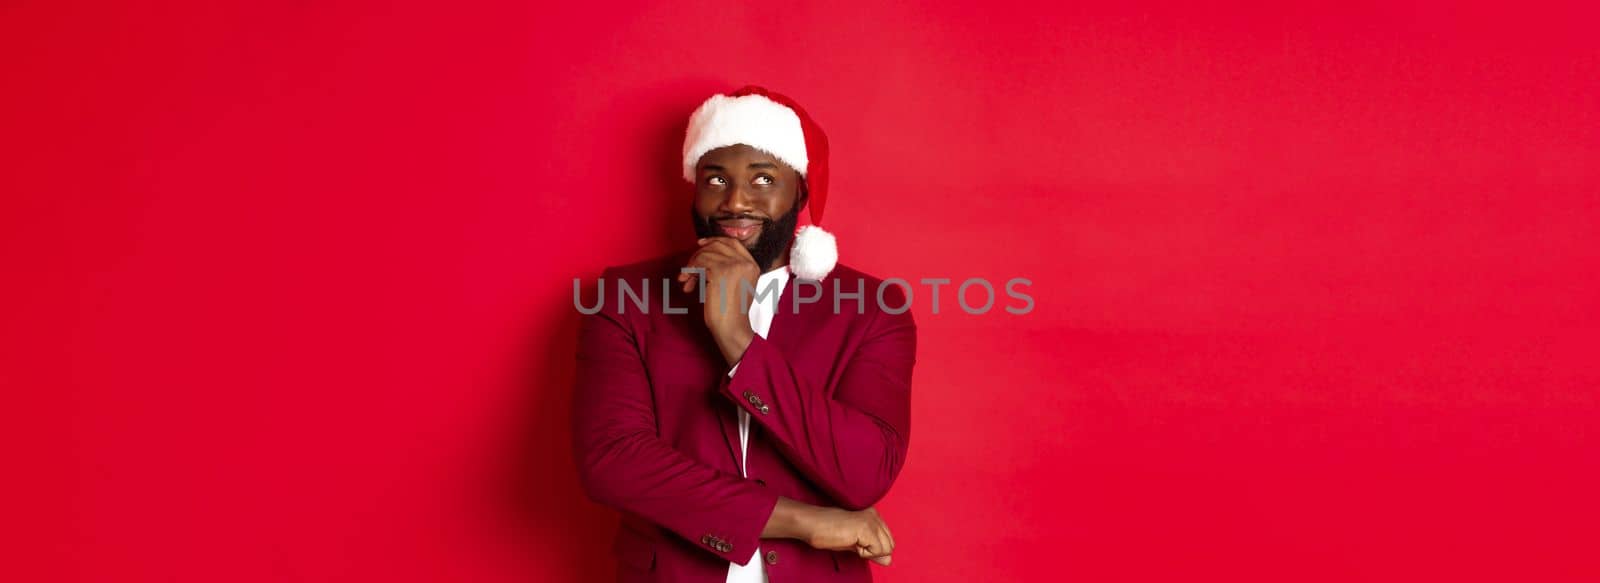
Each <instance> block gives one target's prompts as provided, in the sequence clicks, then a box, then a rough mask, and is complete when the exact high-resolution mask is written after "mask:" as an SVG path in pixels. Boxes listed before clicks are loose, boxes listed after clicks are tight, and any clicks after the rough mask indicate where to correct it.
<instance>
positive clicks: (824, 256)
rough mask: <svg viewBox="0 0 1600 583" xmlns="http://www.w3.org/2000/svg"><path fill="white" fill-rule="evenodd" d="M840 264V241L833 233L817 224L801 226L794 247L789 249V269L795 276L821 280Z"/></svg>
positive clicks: (795, 237)
mask: <svg viewBox="0 0 1600 583" xmlns="http://www.w3.org/2000/svg"><path fill="white" fill-rule="evenodd" d="M838 264H839V242H838V241H837V240H835V239H834V238H833V233H829V232H827V231H824V230H822V227H818V226H816V225H806V226H804V227H800V233H799V234H796V235H795V236H794V247H793V248H791V249H789V271H792V272H794V275H795V277H798V278H800V279H809V280H812V281H821V280H822V278H824V277H827V276H828V272H830V271H833V266H835V265H838Z"/></svg>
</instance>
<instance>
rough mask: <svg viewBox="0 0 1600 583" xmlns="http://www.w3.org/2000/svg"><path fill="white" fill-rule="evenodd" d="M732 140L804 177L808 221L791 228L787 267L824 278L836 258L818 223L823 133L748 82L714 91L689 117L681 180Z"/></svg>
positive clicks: (834, 245) (824, 169) (824, 163)
mask: <svg viewBox="0 0 1600 583" xmlns="http://www.w3.org/2000/svg"><path fill="white" fill-rule="evenodd" d="M735 144H744V145H747V146H750V147H752V148H755V149H758V150H761V151H763V152H766V153H768V154H771V155H772V157H774V158H777V159H779V160H781V161H783V163H785V164H788V165H789V167H791V168H794V169H795V170H796V171H798V172H799V173H800V176H801V178H803V179H805V181H806V192H807V193H808V196H809V197H810V202H809V203H807V205H808V206H807V208H808V209H809V210H810V214H811V223H812V224H810V225H805V226H802V227H800V228H799V230H798V231H797V232H796V233H795V238H794V246H793V247H792V248H790V250H789V270H790V271H792V272H794V274H795V276H796V277H799V278H801V279H809V280H821V279H822V278H824V277H827V275H828V272H830V271H833V267H834V265H836V264H838V263H839V246H838V242H837V241H836V240H835V239H834V237H833V234H832V233H829V232H827V231H824V230H822V227H819V226H817V225H818V224H820V223H821V222H822V211H823V208H824V206H825V205H826V204H827V202H828V136H827V135H826V134H823V133H822V128H821V127H818V126H817V123H816V122H815V121H812V120H811V116H808V115H806V111H805V110H804V109H801V108H800V105H799V104H797V103H795V102H794V100H792V99H789V98H788V97H785V96H783V95H780V94H778V93H774V92H771V91H768V90H766V89H764V88H762V87H757V86H755V85H748V86H745V87H744V88H743V89H740V90H738V91H735V92H733V93H731V94H728V95H713V96H711V98H710V99H707V100H706V101H705V103H702V104H700V107H699V108H698V109H695V110H694V114H693V115H690V116H689V129H688V131H687V132H685V135H684V138H683V179H684V180H687V181H689V182H690V183H693V182H694V177H695V165H696V164H697V163H699V162H700V157H701V156H704V155H705V154H706V152H710V151H712V150H715V149H717V148H722V147H726V146H732V145H735Z"/></svg>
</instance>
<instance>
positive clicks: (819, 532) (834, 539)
mask: <svg viewBox="0 0 1600 583" xmlns="http://www.w3.org/2000/svg"><path fill="white" fill-rule="evenodd" d="M817 514H818V515H817V516H816V517H815V521H816V522H815V523H814V524H813V526H812V528H811V533H810V534H811V536H810V537H809V538H807V539H805V541H806V544H809V545H811V546H813V547H815V548H819V549H825V550H830V551H851V550H853V551H855V552H856V554H857V555H859V556H860V557H861V558H863V559H871V560H872V562H874V563H877V564H879V565H883V566H885V567H887V566H889V555H890V553H893V552H894V536H892V535H890V534H889V525H888V524H885V523H884V522H883V517H881V516H878V509H877V508H868V509H866V510H861V511H855V512H852V511H849V510H844V509H842V508H822V509H820V510H819V511H818V513H817Z"/></svg>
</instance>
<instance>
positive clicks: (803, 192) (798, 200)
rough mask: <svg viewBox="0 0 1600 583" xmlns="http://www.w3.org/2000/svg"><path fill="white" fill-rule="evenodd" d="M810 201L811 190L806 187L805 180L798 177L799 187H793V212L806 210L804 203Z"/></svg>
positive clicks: (802, 177)
mask: <svg viewBox="0 0 1600 583" xmlns="http://www.w3.org/2000/svg"><path fill="white" fill-rule="evenodd" d="M810 200H811V189H810V188H808V187H807V186H806V178H805V177H804V176H801V177H800V183H799V186H797V187H795V199H794V206H795V209H797V210H796V211H795V212H799V211H803V210H806V203H807V202H809V201H810Z"/></svg>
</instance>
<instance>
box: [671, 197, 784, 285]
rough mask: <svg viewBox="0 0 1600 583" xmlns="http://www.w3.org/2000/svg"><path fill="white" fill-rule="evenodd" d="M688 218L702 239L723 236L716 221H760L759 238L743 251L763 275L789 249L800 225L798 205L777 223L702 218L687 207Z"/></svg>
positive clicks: (722, 217) (727, 216)
mask: <svg viewBox="0 0 1600 583" xmlns="http://www.w3.org/2000/svg"><path fill="white" fill-rule="evenodd" d="M689 216H690V217H691V218H693V219H694V232H695V234H696V235H698V236H700V237H702V238H704V237H722V236H725V235H723V234H722V229H721V228H718V227H717V224H716V222H715V221H716V220H717V219H730V218H745V219H755V220H759V221H761V236H759V237H756V241H755V243H753V244H750V245H746V246H745V249H748V250H749V251H750V257H752V258H754V259H755V260H756V265H758V266H760V267H761V271H762V272H763V273H765V272H766V271H767V269H769V268H771V267H772V262H774V261H777V260H778V257H781V256H782V255H783V252H784V251H785V250H787V249H788V248H789V244H790V243H793V242H794V228H795V226H796V225H799V224H800V205H794V208H791V209H789V212H787V213H784V214H783V216H781V217H778V220H777V221H773V220H772V219H756V217H752V216H749V215H719V216H713V217H708V218H702V217H701V216H700V213H698V212H695V210H694V207H689Z"/></svg>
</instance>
